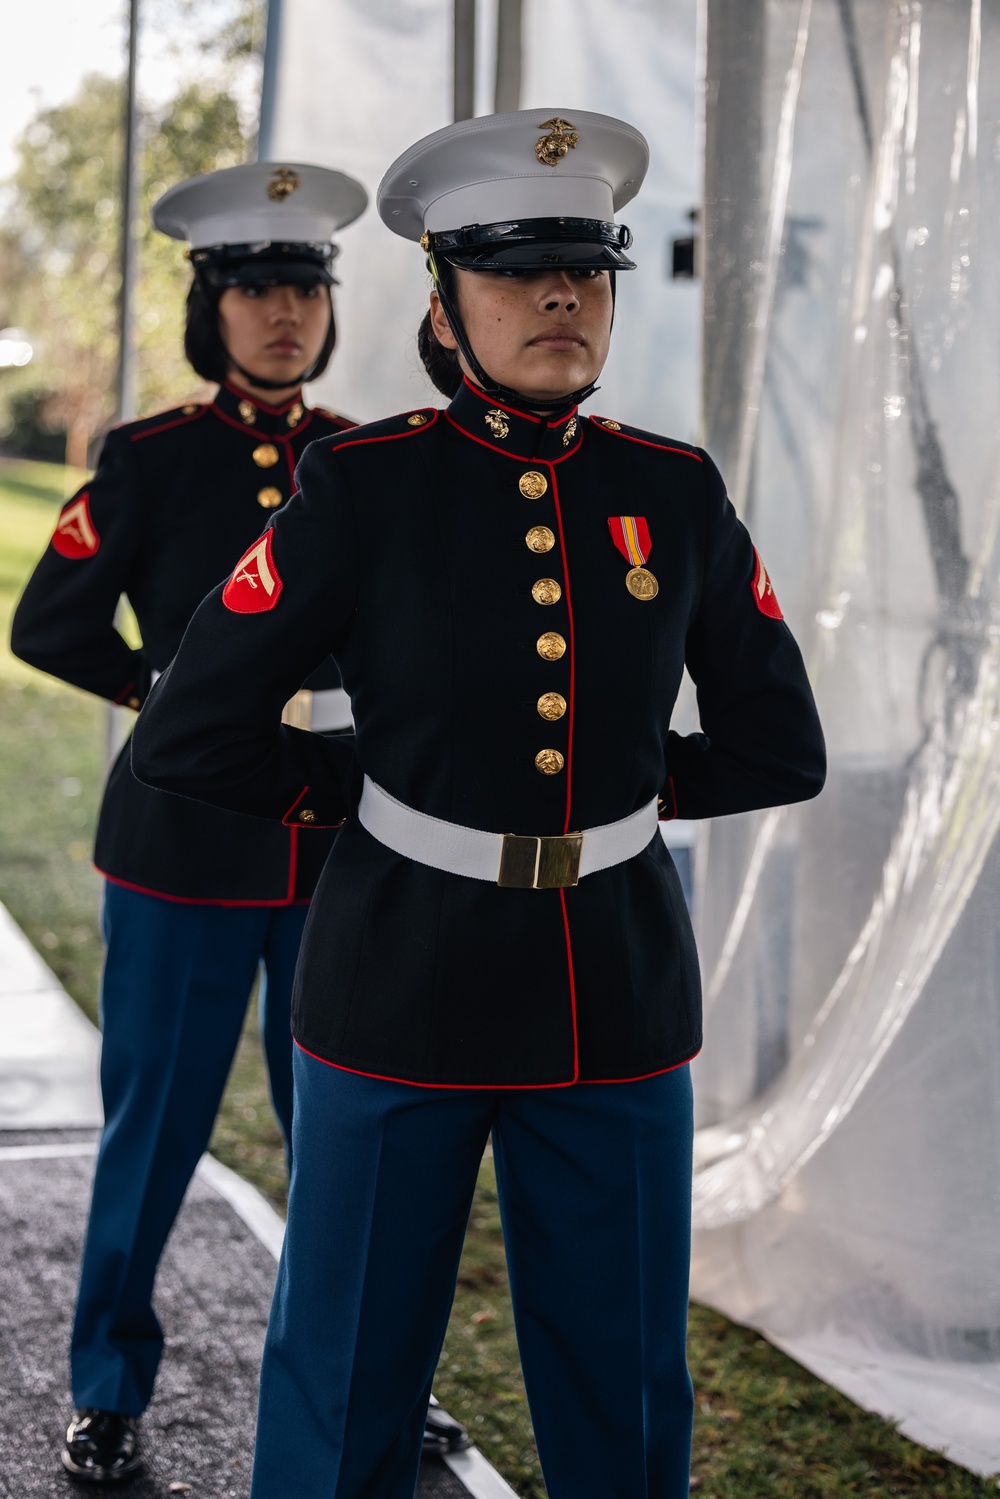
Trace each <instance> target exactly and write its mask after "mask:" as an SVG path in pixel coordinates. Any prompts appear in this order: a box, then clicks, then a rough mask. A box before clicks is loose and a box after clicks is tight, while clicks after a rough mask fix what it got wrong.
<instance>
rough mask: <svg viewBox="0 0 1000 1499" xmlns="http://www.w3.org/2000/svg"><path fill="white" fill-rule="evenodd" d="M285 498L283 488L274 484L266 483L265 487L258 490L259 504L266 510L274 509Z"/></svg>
mask: <svg viewBox="0 0 1000 1499" xmlns="http://www.w3.org/2000/svg"><path fill="white" fill-rule="evenodd" d="M283 499H284V495H283V494H282V493H281V490H280V489H275V487H274V485H273V484H265V486H264V488H263V489H258V491H257V504H258V505H262V506H263V507H264V509H265V510H273V509H274V508H275V507H276V506H277V505H280V504H281V502H282V500H283Z"/></svg>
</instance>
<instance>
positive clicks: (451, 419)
mask: <svg viewBox="0 0 1000 1499" xmlns="http://www.w3.org/2000/svg"><path fill="white" fill-rule="evenodd" d="M445 416H446V417H447V419H448V421H449V422H450V423H451V425H452V426H453V427H454V429H455V431H456V432H461V434H462V436H463V437H467V438H468V439H469V441H470V442H478V444H479V446H480V447H481V448H486V449H487V450H488V451H489V452H491V453H499V454H500V456H501V458H513V460H514V462H515V463H547V464H549V465H550V466H551V465H552V464H553V463H565V461H566V459H567V458H572V456H573V454H574V453H575V452H576V450H577V448H578V447H579V446H580V444H581V442H582V441H583V425H582V423H581V424H579V425H578V426H577V434H578V435H577V439H576V442H575V443H574V444H573V446H572V447H571V448H567V449H566V451H565V453H560V455H559V457H558V458H522V457H521V455H520V454H519V453H510V452H507V451H506V450H505V449H504V448H498V447H497V446H496V444H495V443H492V442H487V441H486V439H485V437H477V436H476V434H475V433H474V432H470V431H468V429H467V428H466V427H463V426H462V425H461V423H460V422H456V420H455V418H454V417H453V416H452V414H451V412H450V411H446V412H445Z"/></svg>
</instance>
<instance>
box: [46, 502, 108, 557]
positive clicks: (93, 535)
mask: <svg viewBox="0 0 1000 1499" xmlns="http://www.w3.org/2000/svg"><path fill="white" fill-rule="evenodd" d="M100 544H101V538H100V536H98V534H97V527H96V526H95V525H94V521H93V517H92V516H91V514H90V495H89V494H88V493H87V491H86V490H84V491H83V494H81V495H78V496H77V498H76V499H75V500H71V501H70V503H69V504H68V505H67V506H66V508H65V510H63V512H62V513H61V515H60V516H59V519H58V520H57V521H56V528H55V530H54V531H53V533H52V545H53V546H54V547H55V549H56V551H57V552H58V553H59V555H60V557H68V558H69V559H70V561H71V562H79V561H80V559H81V558H83V557H93V555H94V553H95V552H96V551H97V548H98V547H99V546H100Z"/></svg>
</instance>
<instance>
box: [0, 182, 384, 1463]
mask: <svg viewBox="0 0 1000 1499" xmlns="http://www.w3.org/2000/svg"><path fill="white" fill-rule="evenodd" d="M365 203H366V194H365V192H364V189H363V188H362V187H361V186H360V184H359V183H357V182H355V181H353V179H351V178H349V177H345V176H344V175H343V174H341V173H338V172H333V171H327V170H325V169H323V168H315V167H309V166H301V165H294V166H291V165H289V166H277V165H275V164H273V163H262V164H260V165H255V166H251V167H238V168H234V169H232V170H230V171H225V172H219V173H214V174H212V175H211V176H209V177H204V178H196V179H194V180H193V181H191V182H187V183H182V184H180V185H179V186H178V187H176V188H174V189H172V190H171V192H169V193H168V194H166V195H165V197H164V198H163V199H162V200H161V202H160V204H158V205H157V207H156V209H155V210H154V218H155V220H156V222H157V223H158V225H159V226H160V227H161V228H163V229H165V230H166V232H168V233H171V234H174V235H175V236H178V237H183V238H190V240H191V242H192V257H193V263H194V265H195V268H196V278H197V279H196V292H197V294H198V295H200V296H201V297H202V299H203V304H204V306H205V307H206V308H208V309H210V310H211V316H212V317H213V318H214V316H215V313H214V308H215V306H216V305H217V301H218V297H219V296H220V295H221V293H222V291H223V290H224V289H225V288H227V287H231V286H248V285H249V286H256V287H267V286H272V285H285V284H297V285H304V286H306V287H309V286H317V287H319V289H320V294H321V295H322V296H323V297H324V299H326V300H327V301H328V300H329V296H328V292H327V290H326V288H327V287H329V285H330V284H331V281H332V279H333V278H332V274H331V269H330V267H331V263H332V259H333V256H334V254H335V247H334V246H333V245H332V243H331V235H332V234H333V233H334V231H335V230H336V229H337V228H339V227H340V226H342V225H344V224H346V223H349V222H350V221H351V220H352V219H353V218H355V217H357V215H358V214H359V213H360V212H361V211H362V210H363V208H364V206H365ZM330 316H331V324H330V328H331V331H332V306H331V314H330ZM327 345H328V346H329V347H327V349H326V356H327V357H328V353H329V348H330V347H332V337H331V334H330V333H328V336H327ZM223 354H224V351H222V350H221V349H220V357H222V356H223ZM323 362H325V358H324V361H323ZM203 373H214V371H212V372H209V371H203ZM219 373H220V374H222V375H224V374H225V369H224V368H223V369H222V370H220V371H219ZM243 373H244V374H247V373H249V374H251V375H252V372H246V371H244V372H243ZM298 373H299V374H300V375H303V376H304V375H308V374H310V373H311V371H307V370H300V371H299V372H298ZM253 379H254V380H255V381H256V382H257V383H256V385H255V394H254V396H253V397H251V396H250V395H249V394H248V392H247V390H246V389H244V388H241V387H240V386H238V385H236V384H234V383H232V382H231V381H230V380H224V383H223V384H222V385H221V386H220V388H219V391H218V394H217V396H216V397H215V399H214V400H213V401H211V402H209V403H207V404H196V403H190V404H188V405H185V406H182V407H180V408H178V409H176V410H173V411H166V412H161V413H159V414H157V415H156V416H152V417H149V418H147V419H145V420H143V421H135V422H128V423H126V424H125V425H123V426H120V427H118V428H116V429H115V430H113V431H112V432H110V433H109V434H108V437H107V439H106V441H105V444H104V448H103V450H102V453H101V457H100V461H99V464H98V467H97V472H96V474H95V475H94V477H93V479H91V480H90V481H89V482H88V483H87V484H86V485H84V487H83V488H82V489H81V490H80V491H79V492H78V493H77V494H76V495H74V496H73V498H72V499H71V500H69V501H68V502H67V504H66V505H65V506H64V507H63V509H62V511H61V512H60V515H59V518H58V520H57V522H56V526H55V530H54V532H53V536H52V539H51V542H50V544H49V546H48V548H47V550H46V552H45V554H44V555H43V557H42V559H41V561H40V562H39V563H38V566H37V567H36V569H35V571H34V573H33V575H32V577H31V579H30V581H29V582H28V585H27V587H26V589H25V591H24V594H23V597H22V598H21V601H20V603H19V605H18V608H17V612H16V615H15V618H14V624H13V631H12V647H13V649H14V651H15V653H16V654H17V655H19V656H20V657H22V659H24V660H26V661H28V662H30V663H31V664H32V665H34V666H37V667H39V668H41V669H42V670H44V671H48V672H50V673H52V674H53V675H54V676H57V677H60V678H61V679H62V680H63V681H66V682H70V683H72V684H73V685H74V686H76V687H80V688H83V689H84V690H86V691H88V692H93V693H96V694H98V695H99V696H101V697H104V698H106V699H107V700H108V701H109V702H112V703H118V704H122V705H126V706H127V707H129V708H133V709H138V708H140V707H141V706H142V704H143V702H144V701H145V698H146V696H147V694H148V691H149V688H150V684H151V682H152V681H153V680H154V678H155V676H156V674H157V673H158V672H160V671H162V670H163V669H164V667H166V665H167V664H168V662H169V661H170V659H171V657H172V656H173V654H174V652H175V650H176V649H177V646H178V644H179V642H180V639H181V636H182V634H183V632H184V629H185V626H186V625H187V622H188V620H189V619H190V617H191V615H192V614H193V613H194V610H195V608H196V607H197V605H198V603H199V602H200V600H201V599H202V598H203V597H204V595H205V594H206V593H207V592H208V591H209V590H210V589H211V588H212V587H213V586H214V585H215V583H217V582H218V580H219V579H220V577H223V576H224V575H225V574H226V572H227V571H228V569H229V567H230V565H231V563H232V558H233V555H234V554H235V553H237V552H239V551H241V550H243V549H244V548H245V547H246V546H247V545H248V544H249V543H250V542H251V541H252V540H253V539H254V537H255V536H257V535H258V534H259V532H260V530H261V528H262V526H263V525H264V524H265V523H266V519H267V517H268V516H269V515H271V514H273V513H275V512H277V511H279V510H280V509H281V508H282V507H283V506H284V505H286V504H287V502H288V499H289V497H290V496H291V494H292V491H293V488H294V473H295V466H296V463H297V462H298V460H299V458H300V457H301V456H302V453H303V452H304V450H305V448H306V446H307V444H309V443H310V442H312V441H313V439H314V438H316V437H327V438H328V437H330V436H332V435H335V434H336V433H338V432H341V431H344V430H345V429H348V428H350V427H351V426H352V425H353V423H352V422H350V421H349V420H348V419H346V418H344V417H341V416H338V415H336V414H334V413H333V412H328V411H323V410H322V409H315V408H314V409H309V408H307V407H306V406H305V404H304V403H303V400H302V396H301V390H300V389H294V388H293V389H292V390H291V392H290V394H288V393H287V392H286V395H285V398H284V399H282V400H280V402H279V403H277V404H272V403H269V402H268V401H267V400H265V399H262V398H261V396H260V395H259V394H256V391H259V390H260V389H261V388H265V389H266V387H267V385H268V383H269V382H268V381H266V380H264V381H263V382H261V381H260V379H259V376H253ZM271 383H273V382H271ZM123 596H124V597H127V598H128V600H129V602H130V603H131V605H132V608H133V609H134V611H135V615H136V617H137V619H138V623H139V627H140V631H141V636H142V644H141V646H139V647H138V648H133V647H132V646H130V645H129V644H127V643H126V641H125V640H124V638H123V637H122V635H121V634H120V633H119V631H118V629H117V628H116V623H115V614H116V609H117V606H118V603H119V600H120V599H121V598H122V597H123ZM300 686H302V684H299V683H297V684H296V687H297V688H298V687H300ZM289 696H290V698H292V699H293V701H292V702H291V703H290V705H289V709H288V713H289V715H290V716H294V717H295V718H296V719H297V720H298V721H299V722H305V723H310V722H311V721H312V723H313V726H314V727H315V728H318V729H336V728H344V727H347V726H349V724H350V709H349V704H347V700H346V694H345V693H344V692H343V689H342V688H341V686H340V678H339V673H338V672H337V669H336V666H335V664H334V663H333V662H332V661H330V660H328V661H325V662H323V663H320V664H319V665H318V669H317V671H316V672H315V673H312V674H310V676H309V680H308V681H307V682H305V684H304V688H303V690H302V691H299V692H298V693H290V694H289ZM332 840H333V833H332V832H324V833H319V834H317V835H316V836H314V837H311V838H309V839H304V838H301V837H300V836H299V832H298V830H297V829H293V828H290V827H282V826H280V825H279V824H269V823H267V822H264V821H262V820H261V819H258V818H254V817H248V816H246V815H240V814H236V813H231V812H225V811H220V810H219V809H216V808H212V807H209V806H205V805H200V804H197V803H195V802H192V801H189V800H186V799H184V798H181V797H177V796H172V795H169V794H167V793H164V792H160V791H154V790H151V789H150V788H149V787H146V786H142V785H140V784H139V783H138V782H137V781H136V780H135V779H134V777H133V776H132V774H131V770H130V765H129V751H128V747H127V746H126V747H125V748H124V749H123V750H122V752H121V754H120V755H119V756H118V759H117V761H116V763H115V765H114V767H113V769H112V771H111V774H110V777H109V780H108V784H107V787H106V790H105V794H104V798H103V802H102V806H101V811H100V817H99V821H98V828H97V842H96V851H95V862H96V864H97V868H98V869H99V870H100V872H101V873H102V874H103V875H104V877H105V880H106V882H107V883H106V889H105V896H104V905H103V922H104V934H105V939H106V944H107V951H106V959H105V966H104V972H103V977H102V989H101V1016H102V1028H103V1051H102V1062H101V1082H102V1091H103V1097H104V1108H105V1127H104V1132H103V1135H102V1139H101V1147H100V1153H99V1156H98V1163H97V1173H96V1177H95V1182H94V1190H93V1200H92V1205H91V1214H90V1221H89V1227H88V1233H87V1239H86V1245H85V1249H84V1256H83V1265H82V1271H81V1281H80V1290H79V1297H78V1302H77V1308H76V1318H75V1323H74V1329H73V1340H72V1352H71V1365H72V1388H73V1400H74V1404H75V1406H76V1407H77V1411H78V1415H77V1417H76V1418H74V1422H73V1423H72V1425H71V1428H70V1433H69V1439H68V1446H67V1450H66V1454H65V1459H64V1460H65V1462H66V1465H67V1467H68V1469H69V1471H70V1473H71V1475H72V1476H73V1477H76V1478H79V1479H82V1480H84V1481H90V1480H92V1481H101V1480H104V1481H114V1480H115V1479H119V1480H121V1479H123V1478H126V1477H129V1476H131V1475H132V1474H134V1473H135V1471H136V1470H137V1468H138V1465H139V1452H138V1447H137V1444H136V1439H135V1429H134V1420H133V1418H135V1417H137V1416H139V1415H140V1414H141V1412H142V1411H143V1410H144V1409H145V1407H146V1405H147V1403H148V1401H149V1399H150V1397H151V1394H152V1390H153V1383H154V1379H155V1376H156V1370H157V1366H158V1363H159V1359H160V1355H161V1351H162V1347H163V1335H162V1332H161V1329H160V1324H159V1322H158V1320H157V1317H156V1314H155V1312H154V1310H153V1306H152V1294H153V1283H154V1277H155V1273H156V1268H157V1264H158V1262H159V1259H160V1255H161V1252H162V1249H163V1245H164V1242H165V1240H166V1237H167V1234H168V1233H169V1231H170V1228H171V1225H172V1224H173V1221H174V1218H175V1216H176V1214H177V1211H178V1208H179V1207H180V1203H181V1200H182V1198H183V1195H184V1192H185V1189H186V1187H187V1185H188V1182H189V1181H190V1178H191V1175H192V1173H193V1171H194V1168H195V1166H196V1164H197V1162H198V1159H199V1157H200V1156H201V1154H202V1152H203V1151H204V1150H205V1149H206V1148H207V1145H208V1141H209V1137H210V1134H211V1130H212V1125H213V1122H214V1119H215V1115H216V1112H217V1110H218V1105H219V1101H220V1098H221V1095H222V1090H223V1087H224V1084H225V1080H226V1077H227V1075H228V1072H229V1068H230V1064H231V1062H232V1059H233V1055H234V1052H235V1048H236V1045H237V1041H238V1038H239V1034H240V1029H241V1025H242V1021H243V1017H244V1013H245V1010H246V1005H247V1000H248V997H249V994H250V992H251V989H252V987H253V983H254V980H255V977H256V975H257V973H258V969H259V968H262V969H263V979H262V983H261V988H260V1014H261V1032H262V1041H263V1046H264V1051H265V1055H266V1059H267V1066H268V1077H269V1083H270V1090H271V1097H272V1100H273V1103H274V1107H275V1112H276V1114H277V1116H278V1119H279V1121H280V1124H281V1127H282V1130H283V1132H284V1134H285V1137H286V1139H287V1140H289V1141H290V1137H291V1116H292V1076H291V1043H290V1033H289V1008H290V1000H291V988H292V976H293V973H294V968H295V962H296V958H297V954H298V948H299V942H300V938H301V933H302V927H303V925H304V922H305V917H306V913H307V910H308V903H309V900H310V898H311V896H312V893H313V890H314V887H315V884H316V880H317V877H318V875H319V871H320V869H321V868H322V865H323V861H324V859H325V858H326V855H327V853H328V852H329V848H330V846H331V843H332ZM80 1413H82V1414H80Z"/></svg>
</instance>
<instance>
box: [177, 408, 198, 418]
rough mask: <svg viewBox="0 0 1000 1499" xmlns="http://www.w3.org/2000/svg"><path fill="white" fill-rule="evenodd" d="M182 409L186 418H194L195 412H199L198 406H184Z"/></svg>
mask: <svg viewBox="0 0 1000 1499" xmlns="http://www.w3.org/2000/svg"><path fill="white" fill-rule="evenodd" d="M181 409H182V410H183V412H184V415H185V416H194V414H195V412H196V411H197V410H198V408H197V406H184V407H182V408H181Z"/></svg>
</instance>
